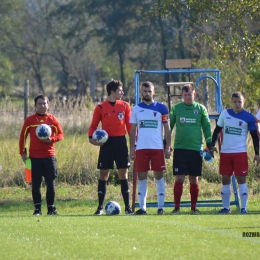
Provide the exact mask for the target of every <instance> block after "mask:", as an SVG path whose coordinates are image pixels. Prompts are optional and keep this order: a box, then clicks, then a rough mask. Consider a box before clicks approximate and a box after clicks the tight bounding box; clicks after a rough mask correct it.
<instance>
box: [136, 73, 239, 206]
mask: <svg viewBox="0 0 260 260" xmlns="http://www.w3.org/2000/svg"><path fill="white" fill-rule="evenodd" d="M144 73H148V74H178V73H214V77H212V76H209V75H207V74H205V75H202V76H200V77H199V78H198V79H197V80H196V82H195V85H196V86H199V83H200V81H201V80H203V79H205V78H208V79H211V80H212V81H213V82H214V83H215V87H216V89H215V100H216V110H217V111H216V112H218V113H220V112H221V111H222V110H223V107H222V100H221V85H220V71H219V70H218V69H172V70H136V71H135V73H134V88H135V104H138V103H139V102H140V81H139V78H140V74H144ZM210 119H215V120H216V119H218V115H217V116H216V115H215V116H210ZM232 187H233V192H234V197H235V200H234V201H231V202H230V205H235V206H236V207H237V208H238V209H240V205H239V198H238V193H237V185H236V179H235V177H234V176H233V177H232ZM146 206H147V207H157V203H156V202H148V203H146ZM190 206H191V202H190V201H183V202H181V207H190ZM222 206H223V204H222V200H201V201H198V203H197V207H222ZM135 207H140V206H139V203H135ZM164 207H174V203H173V202H165V204H164Z"/></svg>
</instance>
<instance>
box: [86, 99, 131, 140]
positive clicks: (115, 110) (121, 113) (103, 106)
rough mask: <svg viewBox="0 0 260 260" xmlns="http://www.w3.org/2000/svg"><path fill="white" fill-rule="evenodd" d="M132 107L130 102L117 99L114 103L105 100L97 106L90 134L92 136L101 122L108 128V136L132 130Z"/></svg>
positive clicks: (103, 127)
mask: <svg viewBox="0 0 260 260" xmlns="http://www.w3.org/2000/svg"><path fill="white" fill-rule="evenodd" d="M130 115H131V109H130V105H129V103H128V102H125V101H123V100H117V101H116V102H115V104H114V105H112V104H110V102H109V101H107V100H106V101H104V102H102V103H100V104H99V105H97V106H96V108H95V110H94V114H93V118H92V123H91V125H90V128H89V131H88V136H89V137H91V136H92V134H93V133H94V131H95V130H96V129H97V127H98V125H99V122H101V124H102V126H101V128H102V129H104V130H106V131H107V133H108V136H124V135H126V132H128V134H129V133H130V130H131V124H130V123H129V121H130Z"/></svg>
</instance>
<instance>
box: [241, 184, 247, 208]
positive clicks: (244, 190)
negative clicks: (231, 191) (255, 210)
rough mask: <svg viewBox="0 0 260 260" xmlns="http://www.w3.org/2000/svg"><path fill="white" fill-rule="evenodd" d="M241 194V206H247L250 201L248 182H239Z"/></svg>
mask: <svg viewBox="0 0 260 260" xmlns="http://www.w3.org/2000/svg"><path fill="white" fill-rule="evenodd" d="M239 194H240V199H241V208H246V207H247V202H248V187H247V184H246V183H243V184H239Z"/></svg>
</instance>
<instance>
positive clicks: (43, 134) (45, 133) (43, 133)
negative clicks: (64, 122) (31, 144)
mask: <svg viewBox="0 0 260 260" xmlns="http://www.w3.org/2000/svg"><path fill="white" fill-rule="evenodd" d="M36 135H37V137H38V138H39V139H41V140H46V139H48V138H49V137H50V136H51V127H50V126H49V125H46V124H41V125H39V126H37V128H36Z"/></svg>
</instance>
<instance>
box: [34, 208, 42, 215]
mask: <svg viewBox="0 0 260 260" xmlns="http://www.w3.org/2000/svg"><path fill="white" fill-rule="evenodd" d="M41 214H42V212H41V210H40V209H35V210H34V212H33V216H40V215H41Z"/></svg>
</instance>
